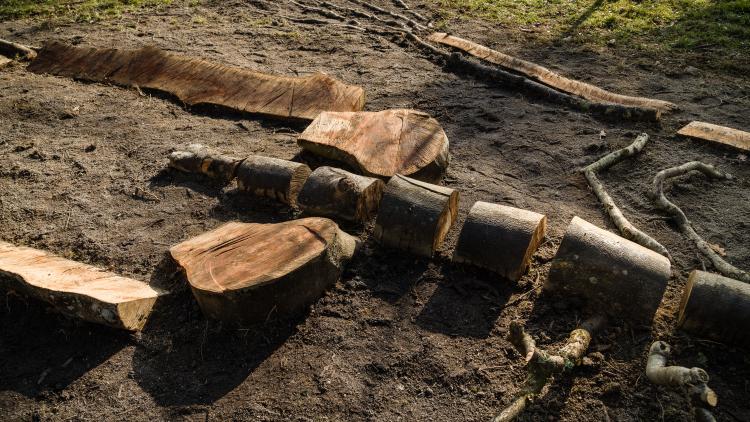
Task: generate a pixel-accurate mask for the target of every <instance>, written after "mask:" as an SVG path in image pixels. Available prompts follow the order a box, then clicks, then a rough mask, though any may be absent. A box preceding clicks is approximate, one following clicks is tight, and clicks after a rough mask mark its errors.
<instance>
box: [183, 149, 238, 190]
mask: <svg viewBox="0 0 750 422" xmlns="http://www.w3.org/2000/svg"><path fill="white" fill-rule="evenodd" d="M241 161H242V160H240V159H237V158H234V157H229V156H226V155H222V154H219V153H217V152H215V151H212V150H211V149H209V148H207V147H205V146H203V145H201V144H190V145H188V146H187V147H186V148H185V149H184V150H180V151H174V152H172V153H171V154H169V165H170V167H173V168H175V169H177V170H180V171H184V172H187V173H201V174H205V175H206V176H208V177H211V178H214V179H218V180H220V181H222V182H224V183H229V182H230V181H232V179H234V177H235V175H236V172H237V166H238V165H239V164H240V162H241Z"/></svg>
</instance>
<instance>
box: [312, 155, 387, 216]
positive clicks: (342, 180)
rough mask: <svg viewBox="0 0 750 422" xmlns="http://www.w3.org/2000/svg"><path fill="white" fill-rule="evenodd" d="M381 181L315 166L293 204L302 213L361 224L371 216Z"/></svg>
mask: <svg viewBox="0 0 750 422" xmlns="http://www.w3.org/2000/svg"><path fill="white" fill-rule="evenodd" d="M384 187H385V183H383V181H382V180H380V179H377V178H374V177H367V176H360V175H358V174H354V173H350V172H348V171H345V170H341V169H337V168H335V167H326V166H323V167H318V168H317V169H315V171H314V172H312V174H310V177H308V178H307V181H306V182H305V184H304V185H303V186H302V190H301V191H300V193H299V196H298V198H297V204H298V205H299V207H300V209H302V210H303V211H304V212H305V213H306V214H309V215H318V216H322V217H332V218H341V219H344V220H348V221H354V222H359V223H363V222H365V221H367V220H369V219H371V218H373V217H374V216H375V214H376V213H377V210H378V205H380V199H381V198H382V196H383V188H384Z"/></svg>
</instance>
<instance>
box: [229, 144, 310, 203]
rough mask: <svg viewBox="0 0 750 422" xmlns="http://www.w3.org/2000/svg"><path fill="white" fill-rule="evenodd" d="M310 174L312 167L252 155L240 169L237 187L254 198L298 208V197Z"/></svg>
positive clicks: (243, 162)
mask: <svg viewBox="0 0 750 422" xmlns="http://www.w3.org/2000/svg"><path fill="white" fill-rule="evenodd" d="M310 172H311V170H310V167H308V166H307V165H306V164H303V163H297V162H294V161H288V160H282V159H279V158H272V157H263V156H260V155H251V156H249V157H247V158H245V159H244V160H243V161H242V163H240V165H239V166H238V167H237V185H238V186H239V189H240V190H244V191H246V192H250V193H252V194H254V195H257V196H265V197H268V198H273V199H276V200H278V201H280V202H283V203H285V204H289V205H296V203H297V195H298V194H299V192H300V190H301V189H302V186H303V185H304V184H305V180H307V177H308V176H309V175H310Z"/></svg>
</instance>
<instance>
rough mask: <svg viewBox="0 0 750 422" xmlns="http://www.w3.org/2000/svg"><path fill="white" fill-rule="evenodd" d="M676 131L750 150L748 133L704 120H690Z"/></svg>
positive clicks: (684, 134)
mask: <svg viewBox="0 0 750 422" xmlns="http://www.w3.org/2000/svg"><path fill="white" fill-rule="evenodd" d="M677 133H678V134H679V135H683V136H689V137H691V138H698V139H703V140H706V141H712V142H717V143H720V144H724V145H730V146H733V147H735V148H739V149H742V150H745V151H750V133H748V132H743V131H741V130H737V129H732V128H730V127H724V126H719V125H715V124H712V123H706V122H690V123H688V124H687V125H686V126H684V127H683V128H682V129H680V130H678V131H677Z"/></svg>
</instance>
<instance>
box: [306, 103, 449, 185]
mask: <svg viewBox="0 0 750 422" xmlns="http://www.w3.org/2000/svg"><path fill="white" fill-rule="evenodd" d="M297 142H298V143H299V145H300V146H301V147H302V148H304V149H306V150H308V151H310V152H312V153H314V154H317V155H320V156H323V157H326V158H330V159H333V160H338V161H342V162H344V163H346V164H348V165H349V166H351V167H353V168H355V169H358V170H359V171H361V172H362V173H364V174H366V175H368V176H375V177H384V178H388V177H392V176H393V175H395V174H401V175H404V176H409V177H413V178H417V179H420V180H426V181H436V180H439V179H440V178H441V177H442V175H443V174H444V173H445V170H446V169H447V168H448V163H449V161H450V156H449V154H448V137H447V136H446V135H445V132H444V131H443V128H442V127H440V124H439V123H438V122H437V120H435V119H433V118H432V117H430V116H429V115H428V114H426V113H422V112H419V111H415V110H403V109H398V110H385V111H379V112H360V113H321V114H320V116H318V117H317V118H316V119H315V120H314V121H313V122H312V123H311V124H310V126H308V127H307V129H305V131H304V132H302V134H301V135H300V136H299V138H298V141H297Z"/></svg>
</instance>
